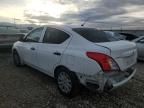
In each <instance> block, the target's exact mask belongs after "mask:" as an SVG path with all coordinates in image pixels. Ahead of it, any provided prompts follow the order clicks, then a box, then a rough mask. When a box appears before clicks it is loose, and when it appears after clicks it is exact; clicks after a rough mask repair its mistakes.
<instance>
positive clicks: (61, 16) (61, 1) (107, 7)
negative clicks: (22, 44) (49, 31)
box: [0, 0, 144, 26]
mask: <svg viewBox="0 0 144 108" xmlns="http://www.w3.org/2000/svg"><path fill="white" fill-rule="evenodd" d="M0 9H1V11H0V22H12V23H14V22H15V23H34V24H39V23H41V24H47V23H50V22H52V23H60V24H61V23H68V24H75V23H83V22H84V21H87V22H88V23H93V24H99V25H112V26H115V25H132V26H135V25H136V26H143V25H144V0H0Z"/></svg>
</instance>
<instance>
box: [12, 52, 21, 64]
mask: <svg viewBox="0 0 144 108" xmlns="http://www.w3.org/2000/svg"><path fill="white" fill-rule="evenodd" d="M13 62H14V64H15V65H16V66H21V60H20V56H19V55H18V53H17V51H14V52H13Z"/></svg>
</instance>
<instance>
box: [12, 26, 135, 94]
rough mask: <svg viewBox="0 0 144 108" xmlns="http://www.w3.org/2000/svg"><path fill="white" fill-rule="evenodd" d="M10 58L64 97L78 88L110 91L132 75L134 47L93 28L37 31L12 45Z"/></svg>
mask: <svg viewBox="0 0 144 108" xmlns="http://www.w3.org/2000/svg"><path fill="white" fill-rule="evenodd" d="M12 54H13V60H14V63H15V65H16V66H21V65H24V64H26V65H29V66H31V67H33V68H35V69H37V70H39V71H41V72H43V73H45V74H47V75H49V76H51V77H54V78H55V79H56V82H57V85H58V89H59V91H60V93H62V94H63V95H65V96H74V95H75V94H76V93H77V92H78V90H79V87H80V86H79V85H80V84H82V85H84V86H86V87H88V88H89V89H93V90H97V91H104V90H112V89H114V88H117V87H119V86H121V85H123V84H125V83H126V82H127V81H128V80H130V79H131V78H132V77H133V76H134V74H135V72H136V69H135V64H136V61H137V60H136V59H137V50H136V44H135V43H133V42H128V41H123V40H117V39H116V40H114V39H113V40H110V39H109V36H107V35H106V34H105V33H104V32H102V31H99V30H96V29H95V28H88V27H81V26H80V27H68V26H64V25H57V26H56V25H50V26H45V27H39V28H36V29H34V30H33V31H31V32H30V33H29V34H28V35H26V36H25V37H24V38H23V39H21V40H20V41H18V42H16V43H15V44H14V45H13V48H12Z"/></svg>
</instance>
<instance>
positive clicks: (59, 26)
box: [45, 24, 96, 29]
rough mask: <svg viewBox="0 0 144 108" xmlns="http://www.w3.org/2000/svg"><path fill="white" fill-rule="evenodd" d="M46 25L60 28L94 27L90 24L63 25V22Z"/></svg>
mask: <svg viewBox="0 0 144 108" xmlns="http://www.w3.org/2000/svg"><path fill="white" fill-rule="evenodd" d="M45 26H46V27H55V28H62V29H73V28H94V29H96V28H95V27H90V26H81V25H64V24H55V25H52V24H51V25H45Z"/></svg>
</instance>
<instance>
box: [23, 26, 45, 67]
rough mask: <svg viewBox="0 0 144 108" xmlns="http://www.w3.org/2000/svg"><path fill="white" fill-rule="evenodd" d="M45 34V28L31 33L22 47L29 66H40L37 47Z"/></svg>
mask: <svg viewBox="0 0 144 108" xmlns="http://www.w3.org/2000/svg"><path fill="white" fill-rule="evenodd" d="M42 32H43V27H40V28H37V29H35V30H33V31H32V32H30V33H29V34H28V35H27V36H26V37H25V39H24V42H23V45H22V46H21V47H22V50H21V52H22V55H23V59H24V61H25V62H26V63H27V64H30V65H34V66H38V60H37V47H38V45H39V40H40V37H41V35H42Z"/></svg>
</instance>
